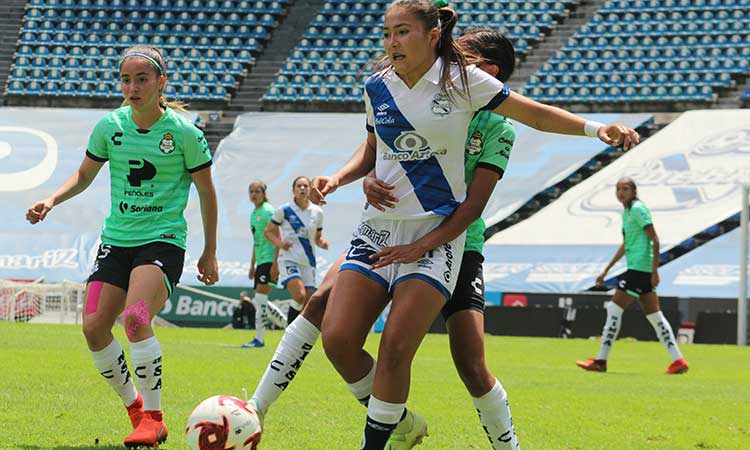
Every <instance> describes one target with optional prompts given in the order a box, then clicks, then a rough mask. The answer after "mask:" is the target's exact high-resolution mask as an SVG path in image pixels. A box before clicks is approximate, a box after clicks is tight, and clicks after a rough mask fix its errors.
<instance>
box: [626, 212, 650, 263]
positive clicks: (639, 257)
mask: <svg viewBox="0 0 750 450" xmlns="http://www.w3.org/2000/svg"><path fill="white" fill-rule="evenodd" d="M651 224H653V221H652V220H651V212H649V210H648V208H646V205H644V204H643V202H642V201H640V200H637V199H636V200H635V201H634V202H633V203H632V204H631V205H630V208H625V209H624V210H623V211H622V236H623V239H624V241H625V257H626V258H627V260H628V269H633V270H639V271H641V272H651V271H653V270H654V266H653V264H654V242H653V241H652V240H651V239H649V237H648V235H647V234H646V232H645V231H643V228H644V227H646V226H648V225H651Z"/></svg>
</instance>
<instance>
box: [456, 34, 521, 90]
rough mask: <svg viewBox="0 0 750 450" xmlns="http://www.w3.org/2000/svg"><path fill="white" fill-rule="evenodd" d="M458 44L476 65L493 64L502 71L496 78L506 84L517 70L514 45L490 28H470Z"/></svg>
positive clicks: (459, 39)
mask: <svg viewBox="0 0 750 450" xmlns="http://www.w3.org/2000/svg"><path fill="white" fill-rule="evenodd" d="M458 43H459V44H460V45H461V47H462V48H463V49H464V51H466V53H467V54H468V60H469V62H470V63H474V64H477V65H479V64H481V63H486V64H492V65H495V66H497V68H498V69H499V70H500V71H499V72H498V74H497V76H496V77H495V78H497V79H498V80H500V81H502V82H503V83H505V82H506V81H508V79H509V78H510V76H511V75H512V74H513V71H514V70H515V68H516V51H515V49H514V48H513V44H512V43H511V42H510V40H508V38H507V37H505V36H504V35H503V34H502V33H500V32H499V31H495V30H493V29H492V28H489V27H470V28H467V29H466V30H464V32H463V33H461V37H459V38H458Z"/></svg>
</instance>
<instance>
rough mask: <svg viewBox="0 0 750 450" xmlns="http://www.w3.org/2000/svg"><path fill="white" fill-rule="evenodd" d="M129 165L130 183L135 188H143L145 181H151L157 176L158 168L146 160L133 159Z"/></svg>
mask: <svg viewBox="0 0 750 450" xmlns="http://www.w3.org/2000/svg"><path fill="white" fill-rule="evenodd" d="M128 165H129V166H130V173H129V174H128V176H127V178H128V183H130V185H131V186H133V187H141V183H142V182H143V181H147V180H151V179H153V178H154V177H155V176H156V166H154V165H153V164H151V163H150V162H148V161H147V160H145V159H131V160H129V161H128Z"/></svg>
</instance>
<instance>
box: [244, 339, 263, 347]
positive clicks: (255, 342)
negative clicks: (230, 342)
mask: <svg viewBox="0 0 750 450" xmlns="http://www.w3.org/2000/svg"><path fill="white" fill-rule="evenodd" d="M265 346H266V344H265V343H263V341H259V340H258V338H253V340H252V341H250V342H246V343H244V344H242V348H261V347H265Z"/></svg>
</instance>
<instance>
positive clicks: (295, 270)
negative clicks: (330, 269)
mask: <svg viewBox="0 0 750 450" xmlns="http://www.w3.org/2000/svg"><path fill="white" fill-rule="evenodd" d="M277 264H278V266H279V284H281V285H282V286H283V287H286V284H287V283H289V280H292V279H294V278H300V279H301V280H302V283H303V284H304V285H305V288H307V289H315V267H312V266H309V265H307V264H300V263H298V262H295V261H289V260H286V259H279V260H278V263H277Z"/></svg>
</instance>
